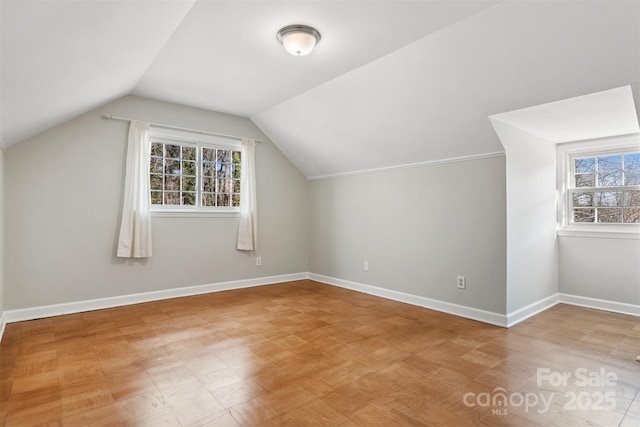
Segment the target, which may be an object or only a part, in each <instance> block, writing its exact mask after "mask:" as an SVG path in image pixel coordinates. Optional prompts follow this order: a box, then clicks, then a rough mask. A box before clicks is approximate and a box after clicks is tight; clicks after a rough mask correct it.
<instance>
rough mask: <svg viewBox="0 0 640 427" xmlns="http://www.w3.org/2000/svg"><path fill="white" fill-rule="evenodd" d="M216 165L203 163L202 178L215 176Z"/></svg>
mask: <svg viewBox="0 0 640 427" xmlns="http://www.w3.org/2000/svg"><path fill="white" fill-rule="evenodd" d="M214 165H215V163H210V162H202V176H215V169H214Z"/></svg>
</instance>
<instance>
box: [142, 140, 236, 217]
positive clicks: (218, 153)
mask: <svg viewBox="0 0 640 427" xmlns="http://www.w3.org/2000/svg"><path fill="white" fill-rule="evenodd" d="M202 140H208V141H202ZM150 142H151V150H150V156H149V165H150V191H151V205H152V209H154V210H156V211H157V210H181V211H191V210H201V211H237V210H238V207H239V206H240V147H239V143H238V144H232V143H231V144H230V142H229V141H228V140H226V139H223V138H216V137H211V136H208V135H201V134H196V133H189V132H184V131H175V130H170V131H166V130H164V129H162V131H158V130H157V129H152V131H151V141H150ZM216 142H217V143H216ZM233 145H235V146H233Z"/></svg>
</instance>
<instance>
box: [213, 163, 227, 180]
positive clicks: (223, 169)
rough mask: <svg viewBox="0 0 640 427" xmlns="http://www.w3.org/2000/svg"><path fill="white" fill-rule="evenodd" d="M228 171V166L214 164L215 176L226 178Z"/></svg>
mask: <svg viewBox="0 0 640 427" xmlns="http://www.w3.org/2000/svg"><path fill="white" fill-rule="evenodd" d="M228 170H229V165H227V164H226V163H220V162H217V163H216V176H218V177H225V176H227V171H228Z"/></svg>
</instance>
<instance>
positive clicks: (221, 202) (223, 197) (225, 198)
mask: <svg viewBox="0 0 640 427" xmlns="http://www.w3.org/2000/svg"><path fill="white" fill-rule="evenodd" d="M229 201H230V197H229V195H228V194H218V200H217V206H229Z"/></svg>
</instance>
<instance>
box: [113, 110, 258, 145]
mask: <svg viewBox="0 0 640 427" xmlns="http://www.w3.org/2000/svg"><path fill="white" fill-rule="evenodd" d="M104 118H105V119H109V120H120V121H123V122H130V121H132V120H138V119H131V118H129V117H121V116H112V115H110V114H105V115H104ZM147 123H149V124H150V125H151V126H155V127H159V128H165V129H176V130H184V131H187V132H194V133H201V134H205V135H213V136H220V137H222V138H229V139H242V137H241V136H235V135H225V134H223V133H215V132H208V131H206V130H199V129H191V128H184V127H181V126H173V125H165V124H163V123H154V122H147ZM254 140H255V141H256V142H262V141H261V140H259V139H254Z"/></svg>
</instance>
